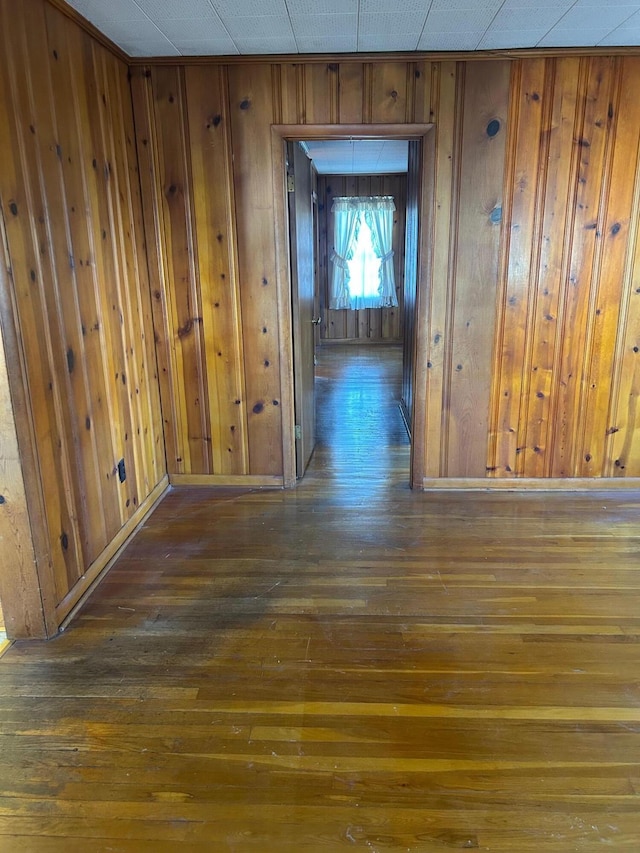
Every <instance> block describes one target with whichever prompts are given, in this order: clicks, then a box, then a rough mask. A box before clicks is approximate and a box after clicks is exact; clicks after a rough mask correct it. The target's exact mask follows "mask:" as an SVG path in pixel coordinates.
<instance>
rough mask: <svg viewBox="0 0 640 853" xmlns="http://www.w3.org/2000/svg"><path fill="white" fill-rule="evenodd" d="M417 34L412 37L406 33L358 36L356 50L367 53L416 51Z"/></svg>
mask: <svg viewBox="0 0 640 853" xmlns="http://www.w3.org/2000/svg"><path fill="white" fill-rule="evenodd" d="M418 35H419V34H418V33H417V32H416V33H414V34H413V35H411V34H409V35H407V34H406V33H390V34H389V35H380V34H379V33H374V34H364V35H360V36H358V50H362V51H365V52H366V51H367V50H372V51H376V52H380V51H385V50H386V51H389V50H391V51H393V50H417V45H416V42H417V40H418Z"/></svg>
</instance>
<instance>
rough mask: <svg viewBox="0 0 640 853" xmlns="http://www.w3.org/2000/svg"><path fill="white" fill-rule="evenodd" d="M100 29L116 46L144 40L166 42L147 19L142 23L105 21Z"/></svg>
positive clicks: (162, 35)
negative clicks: (123, 42) (124, 42)
mask: <svg viewBox="0 0 640 853" xmlns="http://www.w3.org/2000/svg"><path fill="white" fill-rule="evenodd" d="M100 29H101V30H102V32H103V33H104V34H105V35H106V36H108V37H109V38H110V39H113V41H115V42H117V43H118V44H120V42H121V41H123V40H126V41H127V42H128V43H131V42H134V43H135V42H138V41H144V40H147V41H151V40H154V41H163V40H164V41H168V40H167V39H166V37H165V36H164V34H163V33H161V32H160V30H159V29H158V27H156V25H155V24H154V23H153V21H150V20H149V19H148V18H146V19H145V20H142V21H106V22H105V23H104V24H103V25H102V26H101V27H100Z"/></svg>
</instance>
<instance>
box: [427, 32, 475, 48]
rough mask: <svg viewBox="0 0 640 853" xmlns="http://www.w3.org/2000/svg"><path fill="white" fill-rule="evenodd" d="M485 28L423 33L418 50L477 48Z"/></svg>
mask: <svg viewBox="0 0 640 853" xmlns="http://www.w3.org/2000/svg"><path fill="white" fill-rule="evenodd" d="M483 36H484V30H476V31H475V32H455V33H428V32H425V33H423V35H422V37H421V39H420V41H419V42H418V50H436V51H439V50H475V49H476V48H477V46H478V42H479V41H480V40H481V39H482V37H483Z"/></svg>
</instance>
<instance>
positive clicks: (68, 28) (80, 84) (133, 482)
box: [0, 0, 166, 636]
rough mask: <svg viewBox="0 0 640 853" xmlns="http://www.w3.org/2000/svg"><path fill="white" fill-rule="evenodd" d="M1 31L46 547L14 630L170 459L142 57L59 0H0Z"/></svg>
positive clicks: (9, 331)
mask: <svg viewBox="0 0 640 853" xmlns="http://www.w3.org/2000/svg"><path fill="white" fill-rule="evenodd" d="M0 44H1V48H2V50H1V53H2V57H1V61H0V114H1V115H2V120H1V121H0V162H1V164H2V166H1V168H0V203H1V210H2V217H1V218H2V221H3V223H4V225H3V244H2V248H3V252H2V253H1V254H2V256H3V257H2V261H3V265H4V272H5V275H3V276H2V284H3V287H2V300H1V303H2V312H1V313H2V323H3V330H4V339H5V346H6V351H7V364H8V370H9V377H10V380H11V389H12V398H13V409H14V411H15V415H16V424H17V433H18V440H19V445H20V455H21V459H22V465H23V469H24V481H25V488H26V497H27V503H28V511H29V520H30V525H31V528H32V531H33V540H32V541H33V549H34V552H35V558H36V567H35V570H34V567H33V564H32V562H31V564H30V562H29V560H26V559H22V560H20V559H16V560H14V561H13V563H12V565H7V564H6V563H4V556H3V565H2V572H3V575H5V576H7V575H10V576H11V583H13V584H14V585H16V584H18V585H21V586H22V587H23V593H24V597H25V599H28V600H30V601H31V605H32V606H31V611H30V617H29V618H27V617H26V616H25V615H24V614H22V615H20V614H18V616H19V618H18V620H17V622H15V624H14V626H13V629H12V633H13V635H14V636H16V635H20V634H31V635H44V634H47V633H49V634H50V633H54V632H55V630H56V629H57V627H58V625H59V624H60V622H61V620H62V619H64V617H65V616H66V614H67V613H68V612H69V610H70V609H71V608H72V607H73V605H74V604H75V602H76V601H77V600H78V598H79V596H80V595H81V594H82V592H83V591H84V590H85V589H86V588H87V586H88V584H89V583H90V582H91V581H92V580H93V579H95V577H96V576H97V573H98V572H99V571H100V569H101V568H102V567H103V566H104V565H105V563H106V562H107V560H108V559H109V557H110V555H111V554H112V553H113V552H114V551H115V549H116V548H117V547H118V544H119V543H120V542H121V541H123V538H124V536H125V535H126V533H127V532H128V531H130V530H131V529H133V527H134V526H135V524H136V522H137V520H139V519H140V518H141V517H142V513H143V512H144V509H145V507H147V506H148V505H149V503H150V501H152V500H153V496H154V495H155V494H157V493H158V492H159V490H161V488H162V482H163V478H165V480H166V468H165V461H164V443H163V436H162V420H161V415H160V406H159V393H158V383H157V376H156V373H157V368H156V356H155V347H154V340H153V328H152V317H151V300H150V295H149V287H148V272H147V260H146V252H145V246H144V233H143V223H142V206H141V197H140V196H141V194H140V182H139V177H138V168H137V158H136V148H135V137H134V129H133V112H132V103H131V96H130V91H129V83H128V68H127V66H126V65H125V64H124V63H122V62H121V61H120V60H118V59H117V58H116V57H115V56H114V55H113V54H111V53H110V52H109V51H108V50H106V49H105V48H103V47H102V46H100V45H99V44H98V43H97V42H96V41H95V40H94V39H92V38H91V37H90V36H89V35H87V34H86V33H84V32H83V31H82V29H81V28H80V27H78V25H77V24H75V23H73V22H72V21H71V20H69V19H68V18H67V17H65V15H63V14H62V13H61V12H60V11H59V10H58V9H56V8H54V7H53V6H51V5H50V4H48V3H46V2H43V0H32V2H30V3H28V4H15V3H13V2H11V0H0ZM121 459H123V460H124V467H125V473H126V480H125V482H123V483H121V482H120V480H119V476H118V468H117V464H118V462H119V460H121ZM3 489H4V485H3ZM3 494H5V493H4V491H3ZM7 494H10V495H11V493H10V492H7ZM16 496H17V493H16ZM11 497H12V498H13V497H14V495H11ZM11 510H12V506H11V502H10V501H7V502H5V503H4V504H3V505H2V506H0V512H2V513H9V512H11ZM29 547H30V543H29V542H26V541H25V542H24V549H25V550H24V554H26V553H27V552H28V549H29ZM24 554H23V556H24ZM34 571H35V572H36V573H37V574H35V575H34ZM3 603H4V606H5V611H6V615H7V620H8V621H9V619H12V618H13V617H14V616H15V615H16V614H14V613H13V612H9V606H10V607H11V608H13V603H12V602H7V601H6V600H5V601H4V602H3ZM19 622H20V623H21V624H18V623H19Z"/></svg>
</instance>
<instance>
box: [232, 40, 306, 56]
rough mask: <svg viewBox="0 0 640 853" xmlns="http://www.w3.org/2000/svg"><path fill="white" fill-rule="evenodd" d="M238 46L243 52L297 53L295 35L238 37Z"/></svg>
mask: <svg viewBox="0 0 640 853" xmlns="http://www.w3.org/2000/svg"><path fill="white" fill-rule="evenodd" d="M234 41H235V43H236V46H237V48H238V50H239V51H240V53H242V54H245V53H247V54H256V55H260V54H270V53H297V52H298V48H297V45H296V41H295V39H294V38H293V36H290V37H287V36H285V37H280V38H236V39H234Z"/></svg>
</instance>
